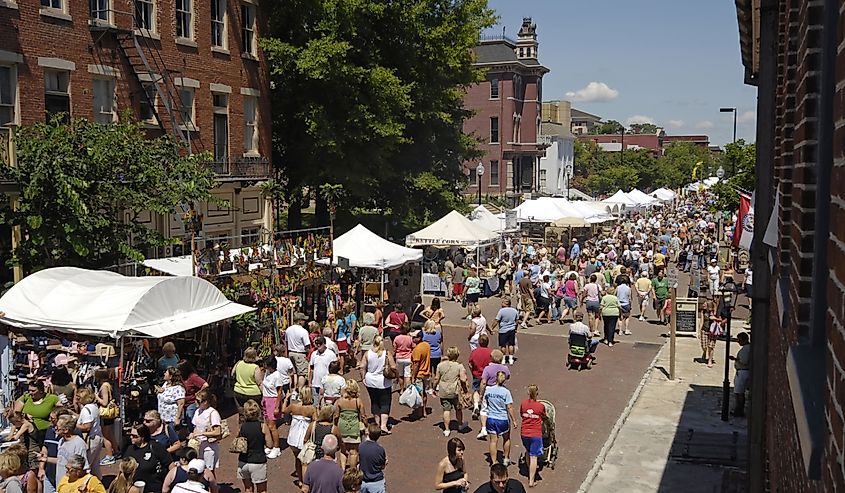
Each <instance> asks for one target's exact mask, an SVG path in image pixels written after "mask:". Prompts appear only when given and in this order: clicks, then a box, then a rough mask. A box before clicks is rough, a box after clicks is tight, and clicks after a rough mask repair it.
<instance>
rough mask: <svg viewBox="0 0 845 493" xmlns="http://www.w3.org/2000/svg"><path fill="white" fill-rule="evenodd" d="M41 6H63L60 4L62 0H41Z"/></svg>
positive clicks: (61, 7) (60, 8)
mask: <svg viewBox="0 0 845 493" xmlns="http://www.w3.org/2000/svg"><path fill="white" fill-rule="evenodd" d="M41 6H42V7H46V8H48V9H58V10H62V9H63V8H64V6H63V5H62V0H41Z"/></svg>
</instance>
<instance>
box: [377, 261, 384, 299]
mask: <svg viewBox="0 0 845 493" xmlns="http://www.w3.org/2000/svg"><path fill="white" fill-rule="evenodd" d="M378 296H379V299H380V300H381V302H382V303H384V269H382V270H381V278H380V280H379V289H378Z"/></svg>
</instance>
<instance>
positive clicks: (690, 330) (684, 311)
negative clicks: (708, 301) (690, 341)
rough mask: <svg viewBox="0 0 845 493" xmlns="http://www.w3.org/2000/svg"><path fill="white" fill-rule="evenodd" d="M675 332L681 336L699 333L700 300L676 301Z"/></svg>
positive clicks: (681, 299)
mask: <svg viewBox="0 0 845 493" xmlns="http://www.w3.org/2000/svg"><path fill="white" fill-rule="evenodd" d="M675 330H676V331H677V332H678V333H680V334H692V335H696V334H697V333H698V298H678V299H677V300H675Z"/></svg>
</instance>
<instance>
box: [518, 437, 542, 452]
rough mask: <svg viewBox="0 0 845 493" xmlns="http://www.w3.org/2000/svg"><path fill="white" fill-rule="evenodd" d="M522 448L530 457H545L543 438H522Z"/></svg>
mask: <svg viewBox="0 0 845 493" xmlns="http://www.w3.org/2000/svg"><path fill="white" fill-rule="evenodd" d="M522 446H523V447H524V448H525V450H526V451H527V452H528V456H529V457H542V456H543V437H522Z"/></svg>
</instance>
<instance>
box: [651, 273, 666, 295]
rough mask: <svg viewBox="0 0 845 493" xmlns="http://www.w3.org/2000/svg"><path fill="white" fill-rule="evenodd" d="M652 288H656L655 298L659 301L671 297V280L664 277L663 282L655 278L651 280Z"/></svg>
mask: <svg viewBox="0 0 845 493" xmlns="http://www.w3.org/2000/svg"><path fill="white" fill-rule="evenodd" d="M651 287H652V288H654V296H655V297H656V298H657V299H661V300H665V299H666V298H668V297H669V279H668V278H666V277H664V278H663V280H662V281H661V280H660V279H659V278H657V277H655V278H654V279H652V280H651Z"/></svg>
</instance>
